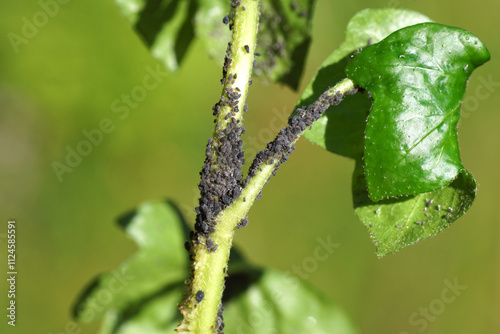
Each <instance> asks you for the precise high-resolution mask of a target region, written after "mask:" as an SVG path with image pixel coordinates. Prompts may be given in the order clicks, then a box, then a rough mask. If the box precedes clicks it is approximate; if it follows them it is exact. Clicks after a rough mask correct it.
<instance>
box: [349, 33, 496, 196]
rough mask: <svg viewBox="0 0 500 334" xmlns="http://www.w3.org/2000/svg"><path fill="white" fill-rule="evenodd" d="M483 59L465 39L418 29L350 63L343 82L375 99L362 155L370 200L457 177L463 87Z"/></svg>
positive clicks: (471, 39) (477, 46)
mask: <svg viewBox="0 0 500 334" xmlns="http://www.w3.org/2000/svg"><path fill="white" fill-rule="evenodd" d="M489 58H490V55H489V52H488V50H487V49H486V47H485V46H484V45H483V43H482V42H481V41H480V40H479V39H478V38H477V37H475V36H474V35H472V34H471V33H469V32H467V31H465V30H463V29H460V28H452V27H447V26H444V25H441V24H436V23H422V24H417V25H414V26H411V27H407V28H403V29H401V30H399V31H397V32H395V33H393V34H391V35H390V36H388V37H387V38H385V39H384V40H383V41H381V42H380V43H378V44H375V45H371V46H368V47H366V48H365V49H364V50H363V51H361V52H360V53H359V54H358V55H357V56H355V58H354V59H353V60H352V62H351V63H349V65H348V66H347V68H346V73H347V76H348V77H349V78H351V79H352V80H354V81H355V82H356V83H358V84H359V85H360V86H361V87H363V88H365V89H367V90H368V91H370V93H371V95H372V96H373V99H374V104H373V107H372V109H371V111H370V115H369V117H368V121H367V125H366V134H365V151H364V153H365V154H364V157H365V174H366V180H367V184H368V192H369V194H370V198H371V199H372V200H374V201H378V200H381V199H383V198H388V197H392V196H400V195H413V194H419V193H423V192H429V191H433V190H437V189H440V188H442V187H444V186H446V185H447V184H449V183H450V182H451V181H453V180H454V179H455V178H456V177H457V175H458V173H459V172H460V171H461V170H462V169H463V166H462V163H461V161H460V154H459V150H458V140H457V131H456V128H457V123H458V119H459V116H460V106H461V104H462V99H463V97H464V93H465V87H466V84H467V80H468V78H469V76H470V74H471V73H472V71H473V70H474V69H475V68H476V67H478V66H480V65H482V64H483V63H485V62H486V61H487V60H488V59H489Z"/></svg>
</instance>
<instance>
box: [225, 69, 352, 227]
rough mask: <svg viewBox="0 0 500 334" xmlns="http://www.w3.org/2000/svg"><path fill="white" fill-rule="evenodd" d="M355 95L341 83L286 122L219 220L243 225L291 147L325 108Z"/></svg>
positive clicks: (259, 155) (346, 81) (346, 83)
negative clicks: (346, 96)
mask: <svg viewBox="0 0 500 334" xmlns="http://www.w3.org/2000/svg"><path fill="white" fill-rule="evenodd" d="M357 91H358V87H357V85H356V84H355V83H354V82H353V81H352V80H350V79H344V80H342V81H341V82H339V83H338V84H337V85H335V86H334V87H332V88H329V89H328V90H326V91H325V92H324V93H323V94H322V95H321V96H320V97H319V98H318V100H316V102H314V103H313V104H312V105H309V106H308V107H306V108H298V109H297V110H296V114H295V115H294V116H293V117H291V118H290V119H289V121H288V126H287V127H285V128H283V129H281V131H280V132H279V134H278V135H277V136H276V138H275V139H274V140H273V141H272V142H270V143H268V144H267V147H266V149H265V150H262V151H260V152H259V153H257V155H256V157H255V160H254V161H253V163H252V165H251V167H250V169H249V171H248V177H247V179H246V180H245V181H244V188H243V190H242V193H241V196H240V198H239V199H237V200H236V201H235V202H234V203H233V204H231V205H230V206H229V207H228V208H227V209H225V210H224V211H222V212H221V215H222V217H224V218H226V217H228V219H229V217H231V218H230V220H231V221H237V222H240V223H238V224H237V225H236V226H234V227H235V228H240V227H243V226H244V225H246V224H247V219H246V215H247V213H248V211H249V210H250V208H251V207H252V205H253V202H254V201H255V200H257V199H259V198H260V196H261V194H262V188H263V187H264V185H265V184H266V183H267V182H268V181H269V178H270V177H271V176H272V175H276V172H277V170H278V168H279V167H280V165H281V164H282V163H284V162H286V161H287V160H288V157H289V156H290V154H291V153H292V152H293V151H294V149H295V143H296V142H297V140H298V139H299V138H300V136H302V134H303V133H304V131H305V130H306V129H307V128H308V127H310V126H311V125H312V123H313V122H315V121H317V120H318V119H319V118H320V117H321V115H322V114H323V113H324V112H325V111H326V109H328V107H330V106H331V105H334V106H335V105H338V104H339V103H340V102H341V101H342V99H343V97H344V96H345V95H352V94H355V93H356V92H357Z"/></svg>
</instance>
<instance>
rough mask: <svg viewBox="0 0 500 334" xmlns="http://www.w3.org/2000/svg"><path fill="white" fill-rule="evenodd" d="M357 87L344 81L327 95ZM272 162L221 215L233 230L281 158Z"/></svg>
mask: <svg viewBox="0 0 500 334" xmlns="http://www.w3.org/2000/svg"><path fill="white" fill-rule="evenodd" d="M356 87H357V85H356V83H355V82H353V81H352V80H350V79H344V80H342V81H340V82H339V83H338V84H337V85H335V86H334V87H332V88H330V89H328V91H327V94H328V95H330V96H335V95H336V94H338V93H341V94H342V95H345V94H347V93H349V92H350V91H352V90H354V89H355V88H356ZM302 134H303V132H301V133H299V134H298V136H297V138H296V139H295V140H294V141H293V142H292V143H291V144H290V146H293V145H294V144H295V143H296V142H297V140H299V138H300V137H301V136H302ZM272 160H273V161H272V162H271V160H267V161H263V162H262V163H260V164H259V165H258V166H257V168H256V169H257V172H256V174H255V175H254V176H252V177H250V178H249V180H248V182H247V185H246V186H245V188H244V189H243V191H242V192H241V195H240V197H239V198H238V199H237V200H235V201H234V202H233V203H232V204H231V205H230V206H228V207H227V208H226V209H224V210H223V211H222V212H221V213H220V216H221V221H223V220H227V221H228V222H233V224H234V222H236V224H234V225H233V226H232V227H233V228H236V226H237V224H238V223H239V222H240V221H241V220H242V219H243V218H244V217H246V215H247V214H248V212H249V211H250V208H251V207H252V205H253V203H254V202H255V200H256V198H257V196H259V194H260V192H261V191H262V189H263V188H264V186H265V184H266V183H267V181H268V180H269V178H270V177H271V176H272V174H273V171H274V170H275V169H276V167H277V166H278V164H279V160H280V157H279V156H274V157H273V159H272Z"/></svg>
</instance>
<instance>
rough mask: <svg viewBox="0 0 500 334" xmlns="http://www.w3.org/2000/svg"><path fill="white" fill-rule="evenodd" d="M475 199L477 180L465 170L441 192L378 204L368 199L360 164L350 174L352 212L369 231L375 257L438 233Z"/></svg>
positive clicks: (404, 197) (460, 214) (379, 202)
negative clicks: (351, 174)
mask: <svg viewBox="0 0 500 334" xmlns="http://www.w3.org/2000/svg"><path fill="white" fill-rule="evenodd" d="M475 196H476V181H475V180H474V177H473V176H472V175H471V174H470V173H469V172H467V171H465V170H462V171H461V172H460V173H459V174H458V176H457V179H456V180H454V181H453V182H451V183H450V184H449V185H447V186H445V187H443V188H441V189H438V190H435V191H432V192H428V193H423V194H419V195H414V196H403V197H400V198H397V199H386V200H381V201H378V202H373V201H372V200H371V199H370V197H369V196H368V191H367V188H366V180H365V177H364V174H363V167H362V164H361V163H360V162H358V163H357V164H356V169H355V171H354V175H353V201H354V211H355V213H356V215H357V216H358V218H359V219H360V220H361V222H362V223H363V224H364V225H365V226H366V227H367V228H368V230H369V231H370V235H371V237H372V239H373V242H374V243H375V245H376V246H377V255H378V256H384V255H386V254H389V253H393V252H396V251H398V250H400V249H401V248H403V247H406V246H408V245H411V244H414V243H416V242H417V241H419V240H422V239H424V238H427V237H430V236H433V235H435V234H437V233H439V232H441V231H442V230H443V229H445V228H447V227H448V226H450V224H451V223H453V222H454V221H455V220H457V219H458V218H460V217H461V216H462V215H463V214H464V213H465V212H466V211H467V210H468V209H469V208H470V206H471V205H472V202H473V201H474V198H475Z"/></svg>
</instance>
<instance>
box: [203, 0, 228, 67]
mask: <svg viewBox="0 0 500 334" xmlns="http://www.w3.org/2000/svg"><path fill="white" fill-rule="evenodd" d="M230 9H231V3H230V2H229V1H227V0H200V1H199V8H198V12H197V13H196V17H195V23H196V24H195V29H196V36H197V37H198V38H200V40H201V42H202V43H203V45H204V46H205V48H206V50H207V52H208V54H209V55H210V56H211V57H213V58H215V60H216V61H217V62H218V63H220V64H222V59H223V58H224V54H225V53H226V48H227V43H228V42H229V41H230V40H231V31H230V30H229V27H228V25H226V24H224V23H223V22H222V19H223V18H224V16H226V15H228V14H229V11H230Z"/></svg>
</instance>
